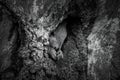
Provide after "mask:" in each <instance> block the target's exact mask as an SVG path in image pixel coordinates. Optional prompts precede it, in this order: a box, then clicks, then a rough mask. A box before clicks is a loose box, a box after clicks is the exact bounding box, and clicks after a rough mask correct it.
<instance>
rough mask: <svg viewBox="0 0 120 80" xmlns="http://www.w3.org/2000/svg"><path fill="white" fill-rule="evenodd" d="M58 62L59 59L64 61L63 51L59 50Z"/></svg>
mask: <svg viewBox="0 0 120 80" xmlns="http://www.w3.org/2000/svg"><path fill="white" fill-rule="evenodd" d="M56 54H57V60H59V59H63V57H64V56H63V52H62V51H61V50H59V51H58V52H57V53H56Z"/></svg>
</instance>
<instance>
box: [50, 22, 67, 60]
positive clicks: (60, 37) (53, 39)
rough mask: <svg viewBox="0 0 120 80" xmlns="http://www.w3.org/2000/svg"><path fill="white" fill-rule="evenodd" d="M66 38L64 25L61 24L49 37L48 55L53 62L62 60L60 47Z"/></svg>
mask: <svg viewBox="0 0 120 80" xmlns="http://www.w3.org/2000/svg"><path fill="white" fill-rule="evenodd" d="M66 37H67V30H66V23H61V24H60V25H59V26H58V27H57V28H56V29H55V30H54V31H53V32H52V33H51V35H50V38H49V42H50V47H49V52H48V53H49V55H50V56H51V58H52V59H54V60H59V59H60V58H63V52H62V50H61V48H62V45H63V43H64V41H65V39H66Z"/></svg>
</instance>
